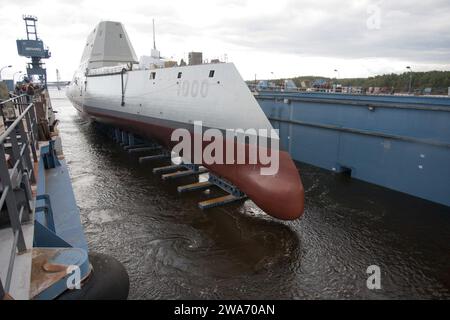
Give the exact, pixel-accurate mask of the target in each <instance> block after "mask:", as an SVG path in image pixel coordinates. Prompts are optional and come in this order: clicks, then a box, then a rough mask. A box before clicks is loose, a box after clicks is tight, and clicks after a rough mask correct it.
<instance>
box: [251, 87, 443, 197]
mask: <svg viewBox="0 0 450 320" xmlns="http://www.w3.org/2000/svg"><path fill="white" fill-rule="evenodd" d="M255 98H256V100H257V101H258V102H259V104H260V106H261V108H262V109H263V111H264V113H265V114H266V116H267V118H268V119H269V120H270V122H271V123H272V126H273V127H274V128H277V129H279V136H280V148H281V149H283V150H286V151H288V152H289V153H290V155H291V157H292V158H293V159H294V160H296V161H299V162H304V163H308V164H311V165H314V166H317V167H320V168H324V169H327V170H330V171H333V172H340V173H344V174H347V175H349V176H351V177H352V178H356V179H360V180H363V181H366V182H370V183H373V184H377V185H380V186H383V187H387V188H390V189H393V190H397V191H400V192H404V193H407V194H410V195H413V196H416V197H419V198H423V199H427V200H430V201H433V202H437V203H440V204H443V205H446V206H450V166H449V162H450V125H449V123H450V98H449V97H433V96H396V95H358V94H333V93H313V92H274V91H261V92H258V94H256V95H255Z"/></svg>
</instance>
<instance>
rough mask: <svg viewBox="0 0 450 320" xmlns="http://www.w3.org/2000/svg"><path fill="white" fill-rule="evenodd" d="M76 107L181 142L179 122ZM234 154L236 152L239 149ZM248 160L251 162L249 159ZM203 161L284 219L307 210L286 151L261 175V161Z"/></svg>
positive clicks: (151, 135)
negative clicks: (176, 134) (177, 135)
mask: <svg viewBox="0 0 450 320" xmlns="http://www.w3.org/2000/svg"><path fill="white" fill-rule="evenodd" d="M76 108H77V109H78V110H79V111H80V112H81V113H83V114H85V115H87V116H88V117H90V118H93V119H94V120H96V121H98V122H101V123H105V124H109V125H112V126H115V127H119V128H121V129H123V130H126V131H129V132H132V133H135V134H138V135H140V136H142V137H145V138H148V139H153V140H156V141H158V142H159V143H161V144H162V145H164V146H166V147H168V148H172V147H173V146H174V145H175V144H176V143H177V142H173V141H171V135H172V132H173V131H174V130H175V129H176V128H178V127H179V124H177V123H171V122H170V121H165V120H164V121H161V120H159V119H148V118H146V119H145V120H144V119H142V120H138V119H130V118H127V116H126V114H124V115H123V117H122V115H120V116H118V115H112V114H108V113H106V112H102V111H101V110H99V109H97V108H91V107H89V106H83V107H81V106H78V105H76ZM194 138H195V137H193V139H194ZM222 143H223V145H224V146H225V145H226V142H225V141H222ZM208 144H209V142H208V143H203V148H204V147H205V146H206V145H208ZM236 144H237V143H236V142H234V148H235V150H237V147H238V146H237V145H236ZM192 145H193V144H192ZM248 150H249V146H248V145H246V151H247V152H246V155H247V156H248V154H249V152H248ZM234 154H235V155H236V152H234ZM235 160H236V159H235ZM246 160H248V159H246ZM236 162H237V161H235V163H236ZM246 163H248V162H247V161H246ZM202 165H203V166H205V167H206V168H208V169H209V170H210V171H211V172H213V173H215V174H216V175H218V176H221V177H223V178H225V179H227V180H229V181H230V182H231V183H233V184H234V185H236V186H237V187H238V188H239V189H240V190H241V191H242V192H244V193H245V194H246V195H247V196H248V197H249V198H250V199H251V200H252V201H253V202H254V203H255V204H256V205H257V206H258V207H260V208H261V209H262V210H263V211H264V212H265V213H267V214H268V215H270V216H272V217H275V218H277V219H281V220H295V219H298V218H300V217H301V215H302V214H303V210H304V189H303V185H302V182H301V180H300V175H299V172H298V169H297V167H296V166H295V164H294V162H293V161H292V159H291V157H290V155H289V154H288V153H287V152H285V151H279V169H278V172H277V173H276V174H274V175H261V171H260V169H261V168H262V167H267V166H263V165H261V164H212V165H208V164H202Z"/></svg>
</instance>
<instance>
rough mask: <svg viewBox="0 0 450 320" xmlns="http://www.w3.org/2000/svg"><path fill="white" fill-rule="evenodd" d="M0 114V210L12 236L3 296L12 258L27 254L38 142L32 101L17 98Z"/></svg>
mask: <svg viewBox="0 0 450 320" xmlns="http://www.w3.org/2000/svg"><path fill="white" fill-rule="evenodd" d="M0 113H1V116H2V119H3V125H4V127H3V128H2V132H1V135H0V191H1V196H0V210H1V211H2V213H5V210H4V208H3V207H4V205H5V204H6V211H7V218H8V219H9V221H8V223H7V225H6V226H7V227H10V228H11V229H12V236H13V244H12V247H11V253H10V257H9V262H8V269H7V273H6V279H4V282H2V280H1V279H0V293H3V294H5V293H8V291H9V290H10V285H11V277H12V273H13V268H14V261H15V257H16V255H17V254H21V253H24V252H25V251H26V250H27V247H26V243H25V238H24V233H23V230H22V221H23V220H27V217H28V215H29V214H30V213H31V212H32V201H33V196H32V191H31V184H32V183H35V182H36V179H35V172H34V162H37V152H36V150H37V148H38V143H39V141H38V125H37V121H36V110H35V107H34V102H33V97H31V96H27V95H21V96H17V97H14V98H11V99H8V100H5V101H2V102H0ZM2 213H0V214H2ZM24 214H26V216H24ZM5 216H6V213H5ZM0 245H5V244H0ZM3 283H4V286H3ZM0 299H2V296H0Z"/></svg>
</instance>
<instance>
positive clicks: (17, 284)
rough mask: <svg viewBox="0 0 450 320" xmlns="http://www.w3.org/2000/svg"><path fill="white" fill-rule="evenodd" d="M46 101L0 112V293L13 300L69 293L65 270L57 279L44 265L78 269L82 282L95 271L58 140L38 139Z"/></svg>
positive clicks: (13, 103)
mask: <svg viewBox="0 0 450 320" xmlns="http://www.w3.org/2000/svg"><path fill="white" fill-rule="evenodd" d="M46 100H47V101H48V95H47V93H46V91H43V92H42V93H40V92H39V93H37V94H36V95H35V96H34V97H32V99H30V97H27V96H26V95H22V96H18V97H15V98H12V99H10V100H6V101H2V102H0V108H1V109H2V111H5V109H6V108H8V105H9V107H10V108H14V109H15V112H13V113H9V115H10V116H12V117H9V116H7V115H6V113H5V112H2V118H3V119H2V120H3V123H5V128H4V130H3V132H1V135H0V180H1V198H0V208H1V209H2V210H1V213H0V226H1V228H0V279H1V282H0V292H3V293H4V294H8V296H9V297H12V298H14V299H25V300H28V299H38V300H39V299H53V298H56V297H57V296H59V295H61V294H62V293H63V292H64V291H65V290H67V287H66V286H65V282H66V280H67V276H68V274H66V272H65V268H62V269H61V271H63V272H59V274H55V272H54V271H49V270H45V268H42V266H43V265H51V264H58V265H65V264H67V265H69V264H75V265H77V266H78V267H79V268H80V274H81V277H82V278H85V277H87V276H88V275H89V274H90V272H91V268H90V264H89V259H88V249H87V242H86V240H85V238H84V233H83V227H82V225H81V221H80V218H79V215H77V214H73V212H74V211H73V210H67V206H70V205H73V208H77V206H76V203H75V198H74V196H73V191H72V186H71V182H70V177H69V173H68V170H67V167H66V165H65V162H64V160H63V159H62V158H61V159H60V158H58V156H57V150H56V149H55V145H56V140H57V139H59V137H57V135H53V137H52V138H51V139H50V140H49V141H40V140H39V133H38V126H39V125H38V122H37V117H36V114H39V113H44V114H45V113H47V110H41V111H43V112H40V111H39V112H38V110H36V108H51V107H49V105H48V104H47V103H37V102H38V101H41V102H42V101H46ZM48 111H49V112H52V110H51V109H49V110H48ZM73 208H72V209H73ZM69 261H71V262H70V263H69ZM23 279H31V280H30V281H29V282H27V281H23Z"/></svg>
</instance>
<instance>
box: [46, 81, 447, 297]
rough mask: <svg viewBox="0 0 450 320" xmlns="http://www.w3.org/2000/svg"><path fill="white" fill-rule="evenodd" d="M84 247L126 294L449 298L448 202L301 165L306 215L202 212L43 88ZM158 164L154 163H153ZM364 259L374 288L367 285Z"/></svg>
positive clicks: (192, 197) (241, 207)
mask: <svg viewBox="0 0 450 320" xmlns="http://www.w3.org/2000/svg"><path fill="white" fill-rule="evenodd" d="M51 96H52V103H53V107H54V109H55V110H57V111H58V114H57V116H58V118H59V120H60V125H59V130H60V135H61V137H62V142H63V148H64V153H65V157H66V160H67V163H68V166H69V169H70V174H71V177H72V179H73V187H74V192H75V196H76V199H77V203H78V206H79V207H80V211H81V219H82V222H83V225H84V228H85V234H86V237H87V240H88V244H89V248H90V250H93V251H98V252H103V253H107V254H110V255H112V256H114V257H115V258H117V259H119V260H120V261H121V262H122V263H123V264H124V265H125V267H126V269H127V271H128V273H129V276H130V282H131V288H130V296H129V298H131V299H178V298H186V299H234V298H237V299H244V298H245V299H317V298H320V299H346V298H354V299H383V298H393V299H404V298H413V299H416V298H417V299H429V298H445V299H449V298H450V250H449V249H450V248H449V247H450V245H449V244H450V209H449V208H447V207H443V206H439V205H436V204H432V203H430V202H427V201H424V200H420V199H417V198H414V197H410V196H407V195H404V194H400V193H398V192H394V191H390V190H387V189H384V188H381V187H377V186H373V185H370V184H367V183H363V182H360V181H356V180H351V179H348V178H345V177H342V176H340V175H335V174H332V173H330V172H327V171H325V170H321V169H317V168H314V167H311V166H307V165H304V164H299V167H300V171H301V175H302V180H303V183H304V186H305V190H306V210H305V214H304V216H303V218H302V219H301V220H299V221H294V222H279V221H275V220H274V219H272V218H270V217H268V216H266V215H264V214H263V213H262V212H261V211H260V210H259V209H258V208H257V207H256V206H255V205H254V204H252V202H251V201H247V202H245V203H244V204H242V203H241V204H234V205H230V206H226V207H222V208H218V209H212V210H208V211H206V212H203V211H201V210H200V209H198V208H197V202H199V201H200V200H201V199H205V198H206V197H211V196H213V195H214V193H211V194H209V195H208V194H205V193H202V192H196V193H192V194H187V195H182V196H180V195H178V193H177V191H176V186H177V185H180V184H186V183H189V182H192V180H189V179H183V180H180V181H177V182H170V183H167V182H162V181H161V180H160V178H159V177H157V176H154V175H153V174H152V173H151V168H152V167H151V166H150V165H148V164H147V165H145V166H144V165H139V164H138V162H137V159H136V158H135V157H133V156H130V155H128V154H127V153H126V152H124V151H122V150H121V148H120V147H119V146H117V145H116V144H114V143H113V142H112V141H111V140H110V139H109V138H108V137H106V136H104V135H102V134H101V133H99V131H98V130H96V129H95V128H94V126H93V125H92V124H90V123H89V122H87V121H85V120H83V119H81V118H80V117H79V115H78V113H77V112H76V111H75V109H74V108H73V107H72V106H71V104H70V102H69V101H68V100H67V99H66V98H65V96H64V93H63V92H62V91H61V92H58V91H56V90H51ZM158 165H161V163H159V164H155V165H154V166H158ZM370 265H378V266H380V268H381V285H382V289H381V290H369V289H367V286H366V280H367V277H368V275H367V274H366V269H367V267H368V266H370Z"/></svg>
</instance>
